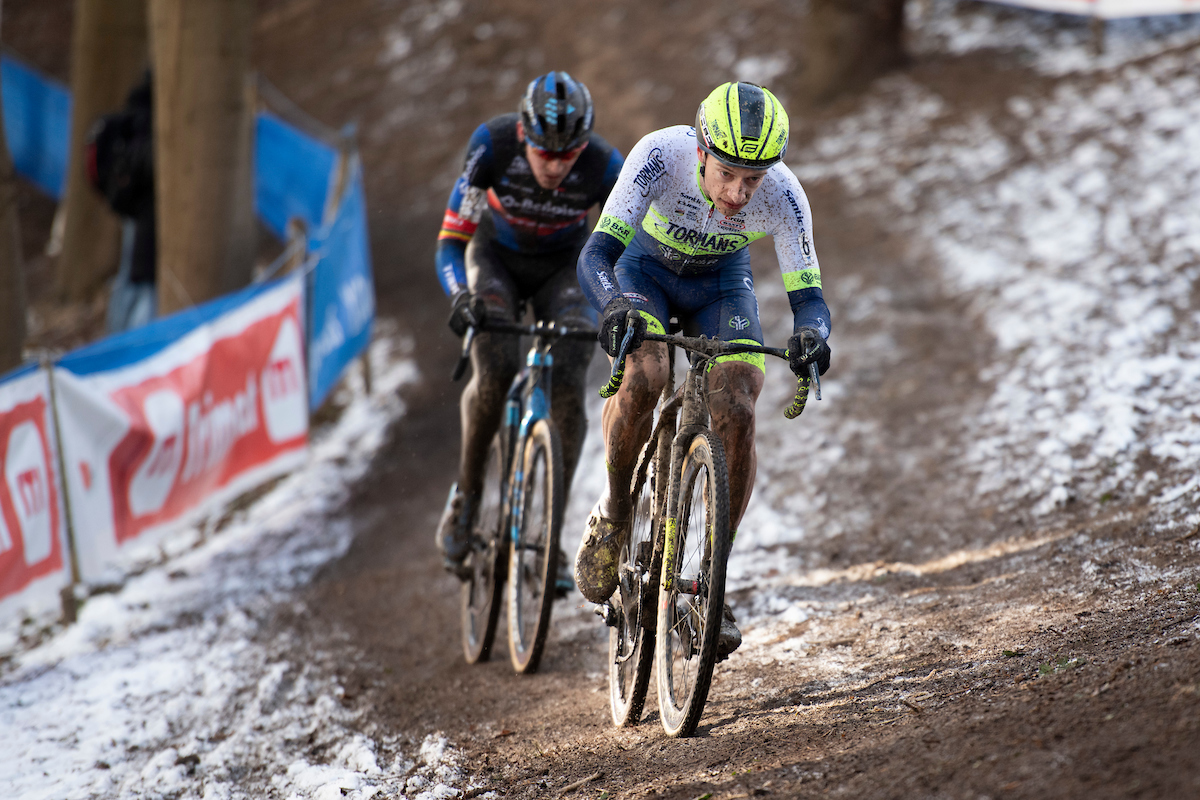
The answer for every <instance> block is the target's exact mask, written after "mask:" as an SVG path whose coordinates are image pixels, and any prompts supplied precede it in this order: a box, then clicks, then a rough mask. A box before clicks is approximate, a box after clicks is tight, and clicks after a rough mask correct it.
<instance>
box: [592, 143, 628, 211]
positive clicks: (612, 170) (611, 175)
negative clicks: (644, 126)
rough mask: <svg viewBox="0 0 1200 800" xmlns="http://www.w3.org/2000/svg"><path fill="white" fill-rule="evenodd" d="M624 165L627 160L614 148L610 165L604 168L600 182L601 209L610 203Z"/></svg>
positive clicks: (610, 157)
mask: <svg viewBox="0 0 1200 800" xmlns="http://www.w3.org/2000/svg"><path fill="white" fill-rule="evenodd" d="M624 164H625V159H624V157H622V156H621V151H619V150H617V148H615V147H614V148H613V149H612V155H610V156H609V158H608V165H607V166H606V167H605V168H604V177H603V178H602V179H601V181H600V198H599V200H598V202H599V203H600V206H601V208H603V207H604V204H605V203H607V202H608V196H609V195H610V194H612V190H613V187H614V186H616V185H617V177H618V176H620V174H621V167H622V166H624Z"/></svg>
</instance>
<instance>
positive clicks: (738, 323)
mask: <svg viewBox="0 0 1200 800" xmlns="http://www.w3.org/2000/svg"><path fill="white" fill-rule="evenodd" d="M729 327H731V328H733V329H734V330H735V331H744V330H746V328H749V327H750V320H748V319H746V318H745V317H743V316H737V317H730V318H729Z"/></svg>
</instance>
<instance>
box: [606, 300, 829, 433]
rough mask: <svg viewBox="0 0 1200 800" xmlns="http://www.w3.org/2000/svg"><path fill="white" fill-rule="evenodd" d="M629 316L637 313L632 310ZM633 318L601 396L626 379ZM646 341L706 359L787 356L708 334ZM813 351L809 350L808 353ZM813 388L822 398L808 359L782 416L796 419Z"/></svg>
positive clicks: (656, 336)
mask: <svg viewBox="0 0 1200 800" xmlns="http://www.w3.org/2000/svg"><path fill="white" fill-rule="evenodd" d="M629 313H630V315H633V314H635V313H637V312H634V311H631V312H629ZM632 323H633V320H632V319H627V324H626V326H625V336H624V338H623V339H621V346H620V347H619V348H618V349H617V355H616V357H615V358H613V366H612V372H611V373H610V374H609V376H608V383H606V384H604V386H603V387H601V389H600V396H601V397H603V398H605V399H607V398H609V397H612V396H613V395H615V394H616V393H617V391H618V390H619V389H620V388H621V383H622V382H623V381H624V380H625V356H626V355H628V350H629V343H630V341H632V339H633V333H634V326H633V324H632ZM644 338H645V341H647V342H664V343H666V344H670V345H674V346H676V347H679V348H682V349H684V350H687V351H689V352H692V353H698V354H700V355H701V356H704V358H705V359H713V358H716V357H717V356H723V355H732V354H735V353H762V354H764V355H770V356H775V357H776V358H782V359H784V360H785V361H786V360H787V358H788V351H787V350H784V349H782V348H779V347H767V346H765V345H759V344H746V343H743V342H726V341H723V340H721V339H710V338H708V337H707V336H684V335H683V334H682V333H675V334H669V335H668V334H663V333H646V334H645V337H644ZM812 348H813V349H814V350H815V349H816V343H815V342H814V343H813V344H812ZM811 352H812V350H810V351H809V353H810V354H811ZM810 388H813V389H815V394H816V398H817V399H818V400H820V399H821V376H820V374H819V373H818V372H817V365H816V364H815V363H812V362H810V363H809V364H808V375H807V376H797V378H796V396H795V397H793V398H792V403H791V405H789V406H788V407H787V408H785V409H784V410H783V416H784V417H786V418H787V419H795V418H796V417H798V416H800V415H801V414H802V413H803V412H804V406H805V405H806V404H807V403H808V392H809V389H810Z"/></svg>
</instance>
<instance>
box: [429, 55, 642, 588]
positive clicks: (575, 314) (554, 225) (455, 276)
mask: <svg viewBox="0 0 1200 800" xmlns="http://www.w3.org/2000/svg"><path fill="white" fill-rule="evenodd" d="M592 123H593V110H592V99H591V95H590V93H589V92H588V90H587V87H586V86H584V85H583V84H582V83H580V82H579V81H576V80H574V79H572V78H571V76H570V75H568V74H567V73H565V72H550V73H548V74H546V75H543V76H541V77H539V78H536V79H535V80H533V81H532V82H531V83H530V84H529V86H528V87H527V88H526V90H525V94H524V95H523V96H522V98H521V103H520V106H519V110H518V113H515V114H504V115H501V116H498V117H495V118H493V119H491V120H489V121H487V122H485V123H484V124H482V125H480V126H479V127H478V128H477V129H476V130H475V133H474V134H472V136H471V139H470V141H469V142H468V144H467V154H466V159H465V163H464V166H463V171H462V175H461V176H460V177H459V178H458V180H457V181H456V182H455V184H454V189H453V191H452V192H451V194H450V202H449V203H448V204H447V206H446V214H445V217H444V218H443V220H442V230H441V233H440V235H439V236H438V248H437V270H438V278H439V279H440V280H441V283H442V288H443V289H444V290H445V291H446V294H447V295H449V296H450V298H451V305H452V310H451V314H450V320H449V325H450V328H451V329H452V330H453V331H454V333H455V334H456V335H459V336H461V335H463V333H465V332H466V330H467V328H468V326H471V325H473V324H475V323H476V322H477V321H478V320H477V316H478V315H479V314H480V313H484V314H486V316H487V317H489V318H492V319H501V320H510V321H517V320H519V319H520V318H521V317H522V316H523V315H524V313H525V310H526V307H529V308H530V309H531V310H532V311H533V314H534V315H535V316H536V318H537V319H540V320H554V321H556V322H558V323H559V324H562V325H568V326H574V327H594V326H595V325H596V314H595V312H594V311H593V310H592V308H591V306H590V305H589V304H588V301H587V299H586V298H585V297H584V295H583V292H582V290H581V289H580V287H579V283H578V281H577V280H576V277H575V263H576V260H577V258H578V256H579V251H580V249H581V248H582V247H583V244H584V242H585V241H586V240H587V236H588V226H587V214H588V209H590V208H591V207H592V206H593V205H602V204H603V203H604V201H605V200H606V199H607V198H608V193H609V191H611V190H612V187H613V184H614V183H616V179H617V175H618V174H619V173H620V171H621V166H622V163H623V159H622V157H621V154H620V153H619V152H618V151H617V150H616V149H615V148H614V147H612V145H610V144H609V143H608V142H606V141H605V140H604V139H603V138H601V137H600V136H598V135H597V134H595V133H593V132H592ZM593 351H594V347H593V345H592V344H591V343H588V342H578V341H569V340H566V339H564V340H561V341H559V342H557V343H556V344H555V345H554V350H553V355H554V357H555V358H554V373H553V376H554V377H553V387H552V392H551V394H552V408H551V416H552V417H553V419H554V422H555V425H556V426H557V427H558V430H559V433H560V435H561V437H562V446H563V462H564V464H563V466H564V470H563V477H564V479H565V485H566V486H567V487H568V489H569V487H570V485H571V478H572V476H573V475H574V473H575V465H576V464H577V463H578V461H579V453H580V450H581V449H582V447H583V437H584V433H585V432H586V430H587V417H586V413H585V411H584V376H585V375H586V373H587V367H588V363H589V362H590V361H591V357H592V353H593ZM520 365H521V352H520V350H519V342H518V341H517V339H516V338H515V337H511V336H496V335H489V334H486V333H481V334H479V335H477V336H476V337H475V340H474V344H473V345H472V349H471V366H472V376H471V380H470V382H469V383H468V384H467V386H466V388H465V389H464V390H463V394H462V399H461V402H460V413H461V417H462V431H463V433H462V449H461V453H460V461H459V474H458V482H457V483H456V484H454V486H452V487H451V490H450V497H449V499H448V500H447V503H446V509H445V511H444V513H443V515H442V520H441V523H440V524H439V526H438V532H437V543H438V547H439V548H440V549H441V551H442V555H443V556H444V558H445V563H446V568H447V569H449V570H451V571H453V572H455V573H460V572H461V566H462V563H463V559H464V558H465V557H466V554H467V531H468V530H469V526H470V523H471V519H472V516H473V515H474V513H475V510H476V506H477V505H478V499H479V495H480V493H481V490H482V481H483V468H484V459H485V457H486V455H487V448H488V445H489V443H490V442H491V440H492V437H493V436H494V435H495V432H496V430H497V428H498V426H499V424H500V415H501V413H502V411H503V408H504V397H505V393H506V392H507V391H508V387H509V385H510V384H511V383H512V379H513V377H514V376H515V375H516V373H517V371H518V370H519V369H520ZM559 565H560V580H559V590H560V592H562V591H567V590H569V588H570V587H571V585H572V583H573V582H572V581H571V577H570V575H571V570H570V563H569V561H568V560H567V559H566V558H565V557H563V558H560V559H559Z"/></svg>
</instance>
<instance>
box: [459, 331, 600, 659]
mask: <svg viewBox="0 0 1200 800" xmlns="http://www.w3.org/2000/svg"><path fill="white" fill-rule="evenodd" d="M477 330H482V331H486V332H487V333H499V334H508V335H516V336H532V337H533V343H532V345H531V346H530V348H529V354H528V356H527V357H526V360H525V367H524V368H523V369H522V370H521V372H520V373H519V374H518V375H517V376H516V378H514V379H513V383H512V387H511V388H510V389H509V390H508V397H507V399H506V401H505V405H504V416H503V417H502V418H501V421H500V429H499V430H498V431H497V432H496V435H495V437H493V439H492V443H491V446H490V447H489V448H488V455H487V462H486V465H485V467H484V474H483V495H482V497H481V498H480V502H479V509H478V512H477V513H476V518H475V522H474V523H473V524H472V526H471V530H470V549H469V551H468V554H467V560H466V561H465V566H466V568H467V569H466V571H467V572H468V573H469V577H468V578H467V579H466V580H465V581H464V582H463V588H462V639H463V652H464V654H465V655H466V659H467V663H469V664H474V663H476V662H478V661H486V660H488V658H490V656H491V650H492V640H493V639H494V637H495V635H496V625H497V622H498V620H499V617H500V606H501V604H502V602H503V596H504V585H505V583H506V582H507V584H508V587H509V591H508V651H509V656H510V659H511V661H512V665H513V669H515V670H516V671H517V672H534V671H535V670H537V668H538V663H539V662H540V661H541V657H542V649H543V647H544V646H545V643H546V634H547V633H548V632H549V630H550V609H551V607H552V606H553V604H554V597H555V578H556V575H557V570H558V554H559V536H560V533H561V529H562V517H563V508H564V505H565V501H566V491H567V487H566V486H564V485H563V464H562V447H561V445H560V444H559V436H558V431H557V429H556V428H555V427H554V423H553V421H552V420H551V419H550V377H551V370H552V365H553V361H554V359H553V356H551V354H550V348H551V346H552V345H553V344H554V342H555V341H557V340H558V339H564V338H570V339H587V340H590V341H595V340H596V331H595V330H594V329H592V330H588V329H583V328H579V329H568V328H565V327H560V326H557V325H555V323H554V322H549V323H542V322H539V323H538V324H536V325H517V324H515V323H511V322H501V321H497V320H486V319H485V320H484V322H483V323H482V324H481V325H479V326H478V327H472V328H470V329H468V330H467V333H466V336H464V337H463V349H462V356H461V357H460V359H459V362H458V365H457V367H456V368H455V370H454V375H453V379H454V380H458V378H460V377H461V376H462V374H463V371H464V370H465V369H466V366H467V360H468V357H469V355H470V351H471V343H472V341H473V340H474V337H475V333H476V331H477Z"/></svg>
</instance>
